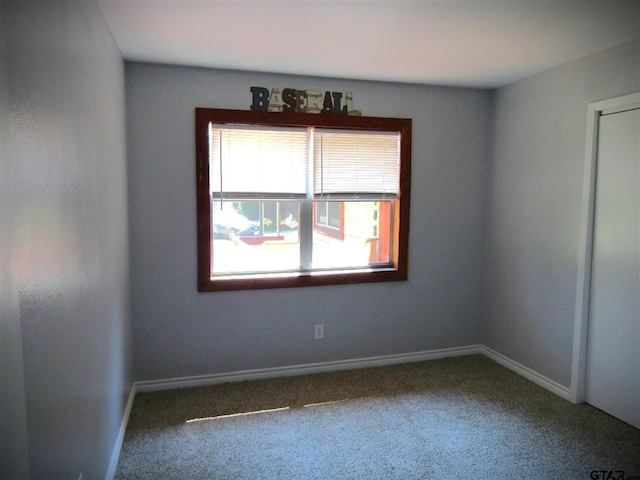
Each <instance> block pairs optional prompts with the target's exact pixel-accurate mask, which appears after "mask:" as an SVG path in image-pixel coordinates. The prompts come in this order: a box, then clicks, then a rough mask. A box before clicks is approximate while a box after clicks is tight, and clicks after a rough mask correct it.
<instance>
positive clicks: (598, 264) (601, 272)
mask: <svg viewBox="0 0 640 480" xmlns="http://www.w3.org/2000/svg"><path fill="white" fill-rule="evenodd" d="M596 175H597V176H596V196H595V202H596V203H595V217H594V232H593V258H592V276H591V301H590V311H589V333H588V344H587V377H586V392H585V394H586V400H587V402H588V403H590V404H591V405H593V406H595V407H597V408H599V409H601V410H604V411H605V412H607V413H610V414H611V415H613V416H615V417H618V418H620V419H621V420H623V421H625V422H627V423H630V424H631V425H634V426H635V427H637V428H640V194H639V192H640V110H638V109H636V110H630V111H625V112H620V113H613V114H609V115H604V116H602V117H601V118H600V123H599V135H598V160H597V174H596Z"/></svg>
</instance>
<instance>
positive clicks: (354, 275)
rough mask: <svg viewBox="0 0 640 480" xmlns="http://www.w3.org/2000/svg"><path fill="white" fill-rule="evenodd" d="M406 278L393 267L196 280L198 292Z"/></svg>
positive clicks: (390, 280) (403, 273)
mask: <svg viewBox="0 0 640 480" xmlns="http://www.w3.org/2000/svg"><path fill="white" fill-rule="evenodd" d="M404 280H407V273H406V272H402V271H400V270H398V269H397V268H393V267H382V268H368V269H357V270H316V271H310V272H285V273H260V274H248V275H227V276H222V275H221V276H216V277H212V278H208V279H204V281H201V282H199V285H198V291H199V292H218V291H228V290H255V289H268V288H294V287H313V286H321V285H344V284H354V283H375V282H393V281H404Z"/></svg>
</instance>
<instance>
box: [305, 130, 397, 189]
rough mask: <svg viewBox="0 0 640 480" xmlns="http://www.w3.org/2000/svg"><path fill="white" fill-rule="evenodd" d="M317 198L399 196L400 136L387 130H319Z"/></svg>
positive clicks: (315, 173) (315, 168)
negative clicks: (386, 131)
mask: <svg viewBox="0 0 640 480" xmlns="http://www.w3.org/2000/svg"><path fill="white" fill-rule="evenodd" d="M313 151H314V159H313V194H314V197H315V198H334V199H340V198H343V199H352V198H395V197H396V196H397V195H398V184H399V177H400V173H399V163H400V136H399V135H398V134H397V133H395V132H394V133H385V132H375V133H374V132H353V131H350V132H347V131H336V130H321V129H316V130H315V134H314V145H313Z"/></svg>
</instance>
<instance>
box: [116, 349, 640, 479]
mask: <svg viewBox="0 0 640 480" xmlns="http://www.w3.org/2000/svg"><path fill="white" fill-rule="evenodd" d="M593 471H598V472H603V471H606V472H609V471H611V472H613V473H612V474H613V475H617V476H615V477H611V478H620V477H619V475H620V473H617V474H616V473H615V471H618V472H624V475H625V476H626V477H631V478H633V477H636V476H637V477H638V478H639V479H640V430H638V429H636V428H634V427H632V426H630V425H628V424H626V423H624V422H621V421H619V420H617V419H615V418H613V417H611V416H609V415H607V414H606V413H603V412H601V411H599V410H597V409H595V408H593V407H591V406H589V405H587V404H579V405H574V404H571V403H570V402H567V401H566V400H563V399H562V398H560V397H558V396H557V395H554V394H553V393H551V392H549V391H547V390H545V389H544V388H542V387H540V386H538V385H536V384H534V383H533V382H531V381H529V380H527V379H525V378H523V377H521V376H519V375H517V374H516V373H514V372H512V371H511V370H509V369H507V368H505V367H503V366H501V365H499V364H497V363H496V362H494V361H493V360H491V359H489V358H487V357H485V356H483V355H469V356H464V357H453V358H447V359H442V360H431V361H425V362H414V363H407V364H400V365H392V366H383V367H374V368H362V369H355V370H348V371H340V372H330V373H317V374H312V375H304V376H298V377H283V378H274V379H266V380H255V381H247V382H237V383H226V384H220V385H213V386H208V387H197V388H185V389H177V390H165V391H160V392H144V393H138V394H137V395H136V397H135V400H134V402H133V407H132V410H131V415H130V417H129V423H128V425H127V430H126V433H125V439H124V443H123V447H122V451H121V455H120V460H119V464H118V468H117V472H116V479H119V480H124V479H190V480H191V479H207V480H211V479H234V480H238V479H250V480H257V479H265V480H271V479H287V480H288V479H305V480H306V479H322V480H331V479H367V480H371V479H402V480H408V479H441V478H473V479H529V478H540V479H552V478H570V479H585V480H587V479H590V478H606V477H593V476H592V472H593ZM598 475H602V473H599V474H598Z"/></svg>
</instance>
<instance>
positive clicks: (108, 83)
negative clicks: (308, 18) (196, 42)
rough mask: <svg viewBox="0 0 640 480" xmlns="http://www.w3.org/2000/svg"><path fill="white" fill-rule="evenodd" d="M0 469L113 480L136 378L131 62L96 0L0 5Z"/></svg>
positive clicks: (19, 474) (16, 474)
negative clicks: (128, 139)
mask: <svg viewBox="0 0 640 480" xmlns="http://www.w3.org/2000/svg"><path fill="white" fill-rule="evenodd" d="M0 11H1V14H0V15H1V17H2V27H1V32H2V46H3V48H2V49H1V50H0V53H1V57H0V68H1V70H2V78H1V80H2V84H1V85H2V86H1V92H0V93H1V94H2V103H1V108H2V110H1V112H0V113H1V116H0V119H1V123H0V126H1V128H2V135H1V137H0V138H1V140H2V143H1V144H0V146H1V150H0V151H1V165H2V167H1V168H2V170H1V177H0V180H1V183H0V188H1V189H0V192H1V195H2V198H1V200H2V204H1V205H2V206H1V210H0V228H1V231H2V235H1V237H0V240H1V242H2V248H1V249H0V266H1V272H2V273H1V275H0V293H1V296H0V300H1V312H0V313H1V316H0V319H1V320H0V327H1V334H2V336H1V347H2V350H1V355H2V357H1V358H0V365H2V374H1V376H0V380H1V381H2V384H1V385H0V392H1V395H2V398H1V403H0V405H1V408H2V410H1V412H0V418H2V425H1V428H0V431H1V432H2V444H1V448H0V451H1V452H2V456H3V458H2V466H1V468H0V477H2V478H8V479H10V478H17V479H23V478H27V471H28V470H30V474H31V478H34V479H36V478H46V479H58V478H67V479H77V478H78V476H79V474H80V472H83V474H84V478H85V479H89V478H91V479H93V478H96V479H97V478H104V477H105V475H106V474H107V470H108V468H109V463H110V460H111V457H112V454H113V452H114V448H115V447H116V443H117V442H116V440H117V436H118V430H119V427H120V425H121V422H122V419H123V415H124V397H125V396H126V395H127V393H128V389H129V388H130V379H129V376H130V375H129V373H128V371H129V370H130V368H129V360H128V356H129V355H128V353H127V352H128V349H129V338H130V335H129V333H128V330H129V313H128V312H129V306H128V305H129V303H128V302H129V300H128V265H127V262H128V244H127V237H128V233H127V189H126V161H125V159H126V156H125V154H126V145H125V120H124V115H125V109H124V65H123V61H122V58H121V56H120V53H119V51H118V49H117V48H116V46H115V43H114V42H113V39H112V38H111V35H110V33H109V31H108V29H107V27H106V24H105V22H104V18H103V17H102V15H101V12H100V10H99V9H98V7H97V6H96V5H95V4H94V3H93V2H85V1H83V2H57V1H56V2H51V1H48V2H2V3H1V4H0Z"/></svg>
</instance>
